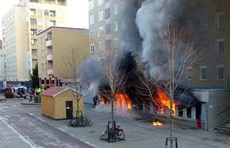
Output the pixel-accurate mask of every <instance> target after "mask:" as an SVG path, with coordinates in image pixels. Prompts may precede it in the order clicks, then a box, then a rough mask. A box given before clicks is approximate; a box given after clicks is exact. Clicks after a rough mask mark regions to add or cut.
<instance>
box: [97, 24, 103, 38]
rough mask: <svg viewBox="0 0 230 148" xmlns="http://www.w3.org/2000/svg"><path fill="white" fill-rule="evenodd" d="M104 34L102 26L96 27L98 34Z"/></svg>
mask: <svg viewBox="0 0 230 148" xmlns="http://www.w3.org/2000/svg"><path fill="white" fill-rule="evenodd" d="M103 35H104V27H103V26H102V27H99V28H98V36H103Z"/></svg>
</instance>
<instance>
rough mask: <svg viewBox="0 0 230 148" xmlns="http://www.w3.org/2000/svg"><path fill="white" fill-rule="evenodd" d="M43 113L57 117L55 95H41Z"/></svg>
mask: <svg viewBox="0 0 230 148" xmlns="http://www.w3.org/2000/svg"><path fill="white" fill-rule="evenodd" d="M41 113H42V115H45V116H48V117H51V118H55V115H54V100H53V97H51V96H43V95H41Z"/></svg>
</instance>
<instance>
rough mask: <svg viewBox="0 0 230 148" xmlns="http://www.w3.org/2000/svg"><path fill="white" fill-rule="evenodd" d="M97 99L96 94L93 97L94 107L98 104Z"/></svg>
mask: <svg viewBox="0 0 230 148" xmlns="http://www.w3.org/2000/svg"><path fill="white" fill-rule="evenodd" d="M97 101H98V97H97V95H96V96H95V97H93V103H94V108H95V107H96V105H97Z"/></svg>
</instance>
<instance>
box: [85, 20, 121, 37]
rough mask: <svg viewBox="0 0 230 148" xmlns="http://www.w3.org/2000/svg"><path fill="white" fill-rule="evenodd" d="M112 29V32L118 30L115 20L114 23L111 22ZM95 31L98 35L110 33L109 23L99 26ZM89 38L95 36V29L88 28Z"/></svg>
mask: <svg viewBox="0 0 230 148" xmlns="http://www.w3.org/2000/svg"><path fill="white" fill-rule="evenodd" d="M104 28H105V29H104ZM113 31H114V32H117V31H118V23H117V22H114V24H113ZM97 33H98V36H99V37H100V36H103V35H108V34H110V33H111V24H107V25H105V27H104V26H101V27H99V28H98V31H97ZM89 38H90V39H93V38H95V31H94V30H90V32H89Z"/></svg>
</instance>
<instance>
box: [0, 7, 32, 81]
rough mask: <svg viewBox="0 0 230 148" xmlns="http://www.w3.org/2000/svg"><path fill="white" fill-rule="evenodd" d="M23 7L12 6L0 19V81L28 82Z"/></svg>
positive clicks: (24, 12)
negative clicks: (0, 35) (0, 24)
mask: <svg viewBox="0 0 230 148" xmlns="http://www.w3.org/2000/svg"><path fill="white" fill-rule="evenodd" d="M25 14H26V11H25V7H24V6H23V5H15V6H13V7H12V8H11V9H10V10H9V11H8V13H7V14H6V15H5V16H4V17H3V18H2V50H0V55H1V57H0V61H1V62H0V64H1V66H0V67H1V68H0V80H1V81H28V80H29V75H28V71H27V66H26V65H27V59H26V58H25V57H26V55H27V48H26V45H27V42H26V40H25V39H24V38H26V37H27V34H26V24H25V21H26V18H25Z"/></svg>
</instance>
